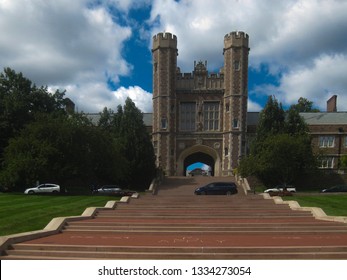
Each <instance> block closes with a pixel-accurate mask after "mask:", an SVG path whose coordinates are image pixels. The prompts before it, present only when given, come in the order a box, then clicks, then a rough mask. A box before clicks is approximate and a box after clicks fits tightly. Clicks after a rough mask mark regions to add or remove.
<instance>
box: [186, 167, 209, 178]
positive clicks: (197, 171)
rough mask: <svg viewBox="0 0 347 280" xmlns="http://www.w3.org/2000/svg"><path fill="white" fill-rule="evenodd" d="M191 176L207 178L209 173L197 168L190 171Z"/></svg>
mask: <svg viewBox="0 0 347 280" xmlns="http://www.w3.org/2000/svg"><path fill="white" fill-rule="evenodd" d="M188 174H189V176H206V175H207V172H206V170H203V169H201V168H195V169H193V170H191V171H189V173H188Z"/></svg>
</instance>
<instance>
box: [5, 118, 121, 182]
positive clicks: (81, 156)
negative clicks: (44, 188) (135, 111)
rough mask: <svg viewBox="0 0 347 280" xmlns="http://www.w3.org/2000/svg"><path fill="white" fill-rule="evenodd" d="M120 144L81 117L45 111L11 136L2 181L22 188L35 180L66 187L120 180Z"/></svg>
mask: <svg viewBox="0 0 347 280" xmlns="http://www.w3.org/2000/svg"><path fill="white" fill-rule="evenodd" d="M124 163H126V160H125V159H123V158H122V155H121V148H120V147H119V145H117V143H116V142H115V141H114V139H112V137H110V134H109V133H107V132H105V131H102V130H101V129H98V128H97V127H94V126H91V125H86V123H85V122H81V117H80V116H77V117H76V118H75V116H72V117H67V116H65V115H61V116H54V115H45V116H43V115H42V116H41V118H38V119H37V120H36V121H35V122H32V123H30V124H29V125H28V126H27V127H26V128H24V129H23V130H22V131H21V133H20V135H18V136H17V137H15V138H12V139H11V140H10V143H9V145H8V147H7V148H6V149H5V153H4V168H3V170H2V171H1V173H0V179H1V181H2V183H3V184H4V185H6V186H8V187H17V188H24V187H25V186H28V185H32V184H34V183H35V182H36V181H37V180H39V181H43V182H45V181H49V182H58V183H60V184H62V185H65V186H67V187H76V185H84V186H86V188H88V189H89V187H88V186H89V185H90V184H91V183H92V182H105V183H106V182H115V183H118V181H121V180H122V176H123V173H124V171H123V166H124Z"/></svg>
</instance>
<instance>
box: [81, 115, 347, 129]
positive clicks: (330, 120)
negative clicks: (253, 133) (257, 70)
mask: <svg viewBox="0 0 347 280" xmlns="http://www.w3.org/2000/svg"><path fill="white" fill-rule="evenodd" d="M86 115H87V117H88V118H89V119H90V120H91V121H92V122H93V123H94V124H97V123H98V121H99V119H100V114H99V113H93V114H92V113H91V114H86ZM259 115H260V113H259V112H248V113H247V125H257V124H258V122H259ZM300 115H301V116H302V117H303V118H304V120H305V122H306V123H307V124H308V125H328V124H331V125H334V124H336V125H338V124H347V112H317V113H300ZM152 117H153V113H143V122H144V124H145V126H152Z"/></svg>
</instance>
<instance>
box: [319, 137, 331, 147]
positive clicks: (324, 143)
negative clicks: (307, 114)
mask: <svg viewBox="0 0 347 280" xmlns="http://www.w3.org/2000/svg"><path fill="white" fill-rule="evenodd" d="M334 146H335V136H320V137H319V147H320V148H333V147H334Z"/></svg>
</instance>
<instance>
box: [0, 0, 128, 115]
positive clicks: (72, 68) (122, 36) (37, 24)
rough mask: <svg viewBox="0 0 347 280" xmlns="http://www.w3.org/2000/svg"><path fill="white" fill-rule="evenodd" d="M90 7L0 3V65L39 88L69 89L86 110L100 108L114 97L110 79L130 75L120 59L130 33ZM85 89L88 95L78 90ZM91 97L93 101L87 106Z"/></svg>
mask: <svg viewBox="0 0 347 280" xmlns="http://www.w3.org/2000/svg"><path fill="white" fill-rule="evenodd" d="M87 4H88V1H87V0H74V1H70V0H59V1H41V0H29V1H18V0H11V1H5V0H0V30H6V32H2V35H1V36H0V67H1V68H3V67H11V68H12V69H14V70H16V71H17V72H23V74H24V75H25V76H26V77H28V78H29V79H30V80H32V81H33V82H35V83H36V84H37V85H49V86H51V87H59V88H65V89H67V96H68V97H70V98H71V99H72V100H74V101H75V102H76V104H77V105H78V106H79V107H82V108H83V109H84V108H90V109H91V108H92V107H93V108H94V110H95V108H99V107H102V106H103V102H104V99H106V100H107V98H108V95H109V94H110V90H107V88H106V82H107V80H109V81H112V82H113V83H117V82H119V77H120V76H124V75H129V74H130V73H131V71H132V66H131V65H130V64H129V63H128V62H127V61H126V60H125V59H124V58H123V56H122V48H123V45H124V42H125V41H126V40H127V39H129V38H130V36H131V33H132V32H131V28H130V27H127V26H121V25H119V24H117V23H115V22H114V21H113V20H112V16H111V14H109V12H108V11H107V9H106V8H104V7H102V6H95V7H92V8H87ZM101 84H103V86H102V89H103V90H101V91H97V89H100V86H101ZM81 88H84V89H88V90H90V92H81V91H78V90H74V89H81ZM93 94H94V95H95V96H94V95H93ZM101 94H103V95H101ZM85 95H88V96H87V97H88V99H85V98H84V97H85ZM90 99H93V101H95V102H94V103H92V104H88V105H87V103H88V100H90ZM94 110H93V111H94Z"/></svg>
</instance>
